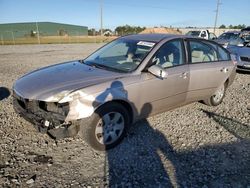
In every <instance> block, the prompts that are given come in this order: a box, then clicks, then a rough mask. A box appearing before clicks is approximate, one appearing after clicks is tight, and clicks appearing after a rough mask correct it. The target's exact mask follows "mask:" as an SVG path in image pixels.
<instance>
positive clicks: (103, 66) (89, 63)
mask: <svg viewBox="0 0 250 188" xmlns="http://www.w3.org/2000/svg"><path fill="white" fill-rule="evenodd" d="M84 63H85V64H86V65H89V66H92V67H95V68H99V69H105V70H110V71H114V72H123V73H124V72H126V71H124V70H120V69H116V68H113V67H110V66H107V65H103V64H100V63H96V62H94V61H87V62H84Z"/></svg>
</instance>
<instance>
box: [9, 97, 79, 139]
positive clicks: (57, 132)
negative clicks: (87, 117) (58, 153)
mask: <svg viewBox="0 0 250 188" xmlns="http://www.w3.org/2000/svg"><path fill="white" fill-rule="evenodd" d="M13 93H14V94H13V108H14V110H15V111H16V113H18V114H20V115H21V116H22V117H23V118H24V119H25V120H27V121H29V122H31V123H32V124H33V125H34V127H35V128H36V129H37V130H38V131H39V132H43V133H48V134H49V135H50V136H51V137H52V138H55V139H61V138H66V137H72V136H75V135H76V134H77V133H78V131H79V124H78V122H77V121H71V122H65V121H64V120H65V118H66V116H64V115H61V114H58V113H54V112H49V111H45V110H43V109H41V108H40V107H39V104H38V102H39V101H30V100H28V99H23V98H21V97H20V96H18V95H16V94H15V92H13Z"/></svg>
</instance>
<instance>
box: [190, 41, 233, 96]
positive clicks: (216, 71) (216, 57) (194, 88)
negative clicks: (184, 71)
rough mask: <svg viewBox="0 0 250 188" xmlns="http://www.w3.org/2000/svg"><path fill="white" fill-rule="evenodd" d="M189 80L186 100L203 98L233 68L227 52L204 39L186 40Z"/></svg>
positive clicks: (221, 81)
mask: <svg viewBox="0 0 250 188" xmlns="http://www.w3.org/2000/svg"><path fill="white" fill-rule="evenodd" d="M188 51H189V70H190V82H189V89H188V90H189V92H188V95H187V100H188V101H197V100H201V99H205V98H207V97H210V96H211V95H213V94H214V92H215V90H216V88H218V87H219V86H221V84H223V83H225V81H226V80H227V78H228V77H229V75H230V73H231V71H232V70H233V66H232V62H231V59H230V55H229V53H228V52H227V51H226V50H224V49H223V48H222V47H220V46H219V45H217V44H215V43H212V42H209V41H205V40H195V39H189V40H188Z"/></svg>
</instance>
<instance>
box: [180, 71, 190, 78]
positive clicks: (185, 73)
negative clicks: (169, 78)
mask: <svg viewBox="0 0 250 188" xmlns="http://www.w3.org/2000/svg"><path fill="white" fill-rule="evenodd" d="M187 76H188V72H183V73H181V75H180V77H181V78H183V79H186V78H187Z"/></svg>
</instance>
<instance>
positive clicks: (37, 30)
mask: <svg viewBox="0 0 250 188" xmlns="http://www.w3.org/2000/svg"><path fill="white" fill-rule="evenodd" d="M36 33H37V41H38V44H41V42H40V34H39V29H38V24H37V22H36Z"/></svg>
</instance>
